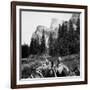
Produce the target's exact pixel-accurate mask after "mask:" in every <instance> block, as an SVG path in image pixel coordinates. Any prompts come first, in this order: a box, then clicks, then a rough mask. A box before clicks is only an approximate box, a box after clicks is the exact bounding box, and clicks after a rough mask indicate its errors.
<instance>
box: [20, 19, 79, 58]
mask: <svg viewBox="0 0 90 90" xmlns="http://www.w3.org/2000/svg"><path fill="white" fill-rule="evenodd" d="M65 23H67V21H65V22H63V23H62V25H60V24H59V29H58V38H57V39H54V38H53V33H50V36H49V41H48V42H49V48H48V50H49V53H48V54H49V55H50V56H65V55H70V54H76V53H79V52H80V19H79V18H78V20H77V22H76V30H75V29H74V27H73V22H72V21H71V20H69V21H68V23H69V24H68V25H69V27H68V25H66V24H65ZM21 50H22V58H25V57H28V56H29V55H42V54H44V53H46V47H45V32H44V30H43V33H42V37H41V43H39V38H37V39H34V38H32V39H31V43H30V46H28V45H22V49H21Z"/></svg>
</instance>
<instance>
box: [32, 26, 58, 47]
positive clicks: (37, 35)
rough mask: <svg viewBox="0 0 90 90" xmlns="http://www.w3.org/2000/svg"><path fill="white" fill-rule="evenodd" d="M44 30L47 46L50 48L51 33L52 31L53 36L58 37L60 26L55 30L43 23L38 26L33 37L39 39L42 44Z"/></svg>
mask: <svg viewBox="0 0 90 90" xmlns="http://www.w3.org/2000/svg"><path fill="white" fill-rule="evenodd" d="M43 31H44V36H45V46H46V47H47V48H48V47H49V46H48V39H49V36H50V33H52V34H53V38H54V39H56V38H57V37H58V28H55V30H53V29H50V28H47V27H45V26H42V25H39V26H37V28H36V31H35V32H34V33H33V35H32V38H33V39H36V40H38V41H39V44H41V38H42V35H43Z"/></svg>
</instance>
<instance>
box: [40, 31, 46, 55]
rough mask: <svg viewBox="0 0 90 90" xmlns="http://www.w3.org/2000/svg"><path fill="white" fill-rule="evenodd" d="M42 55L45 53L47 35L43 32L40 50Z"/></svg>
mask: <svg viewBox="0 0 90 90" xmlns="http://www.w3.org/2000/svg"><path fill="white" fill-rule="evenodd" d="M40 51H41V54H43V53H45V33H44V30H43V33H42V38H41V48H40Z"/></svg>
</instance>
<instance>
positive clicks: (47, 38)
mask: <svg viewBox="0 0 90 90" xmlns="http://www.w3.org/2000/svg"><path fill="white" fill-rule="evenodd" d="M11 5H12V6H11V7H12V8H11V10H12V13H11V26H12V27H11V29H12V30H11V37H12V39H11V46H12V49H11V54H12V57H11V59H12V64H11V71H12V73H11V87H12V88H22V87H23V88H24V87H25V88H26V87H44V86H63V85H76V84H86V83H87V6H81V5H66V4H65V5H64V4H48V3H31V2H12V4H11Z"/></svg>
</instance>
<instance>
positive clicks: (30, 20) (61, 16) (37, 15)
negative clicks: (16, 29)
mask: <svg viewBox="0 0 90 90" xmlns="http://www.w3.org/2000/svg"><path fill="white" fill-rule="evenodd" d="M21 16H22V18H21V20H22V22H21V44H22V45H23V44H28V45H30V42H31V37H32V34H33V32H35V30H36V27H37V26H38V25H43V26H46V27H47V28H50V27H51V24H52V23H53V22H54V20H56V21H55V22H56V23H60V24H61V23H62V22H63V21H68V20H69V19H70V18H71V16H72V13H53V12H50V13H48V12H32V11H22V13H21Z"/></svg>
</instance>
